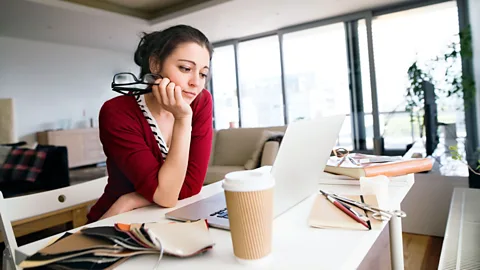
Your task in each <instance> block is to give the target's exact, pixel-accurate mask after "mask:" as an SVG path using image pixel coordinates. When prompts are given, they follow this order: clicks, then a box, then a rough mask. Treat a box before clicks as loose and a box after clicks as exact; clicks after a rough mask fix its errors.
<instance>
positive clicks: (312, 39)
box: [283, 23, 353, 148]
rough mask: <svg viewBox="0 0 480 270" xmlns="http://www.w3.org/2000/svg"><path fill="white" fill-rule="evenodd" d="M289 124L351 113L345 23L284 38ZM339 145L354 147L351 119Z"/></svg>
mask: <svg viewBox="0 0 480 270" xmlns="http://www.w3.org/2000/svg"><path fill="white" fill-rule="evenodd" d="M283 56H284V65H285V68H284V70H285V85H286V88H285V91H286V98H287V110H288V112H287V113H288V121H289V122H292V121H295V120H297V119H301V118H307V119H308V118H314V117H316V116H329V115H336V114H349V113H350V92H349V79H348V61H347V49H346V44H345V28H344V24H343V23H338V24H333V25H327V26H322V27H317V28H312V29H307V30H303V31H298V32H293V33H288V34H285V35H284V36H283ZM338 144H339V145H341V146H343V147H346V148H351V147H352V146H353V141H352V131H351V118H350V117H347V118H346V119H345V122H344V124H343V126H342V130H341V131H340V135H339V140H338Z"/></svg>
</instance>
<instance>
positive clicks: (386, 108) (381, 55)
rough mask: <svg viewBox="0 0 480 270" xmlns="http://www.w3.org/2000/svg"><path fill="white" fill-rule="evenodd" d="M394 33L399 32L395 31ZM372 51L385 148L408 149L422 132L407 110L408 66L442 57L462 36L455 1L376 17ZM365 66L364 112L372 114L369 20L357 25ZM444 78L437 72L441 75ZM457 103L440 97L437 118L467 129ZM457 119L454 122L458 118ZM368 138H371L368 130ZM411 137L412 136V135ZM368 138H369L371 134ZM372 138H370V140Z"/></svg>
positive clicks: (363, 78)
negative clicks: (459, 36)
mask: <svg viewBox="0 0 480 270" xmlns="http://www.w3.org/2000/svg"><path fill="white" fill-rule="evenodd" d="M392 29H395V31H392ZM372 31H373V52H374V58H375V72H376V82H377V93H378V107H379V112H380V118H381V119H380V122H381V123H380V125H381V126H380V130H381V131H382V132H381V133H383V131H384V130H386V132H385V133H384V136H385V137H384V140H385V148H386V149H388V148H390V149H393V148H396V149H404V148H405V147H406V145H407V144H409V143H412V142H413V141H414V140H415V139H416V138H418V137H419V135H420V133H419V128H418V127H416V125H418V124H416V125H412V123H411V119H410V116H409V115H408V114H407V113H406V112H405V106H406V99H405V92H406V90H407V88H408V85H409V83H408V74H407V71H408V68H409V67H410V66H411V65H412V64H413V63H414V62H415V61H418V63H419V64H420V65H424V64H426V63H427V62H428V61H429V60H432V59H434V58H435V57H437V56H441V55H443V54H444V53H445V52H446V51H447V49H448V45H449V44H450V43H451V42H452V41H454V40H455V39H456V38H458V37H457V36H456V35H457V34H458V31H459V27H458V13H457V6H456V2H455V1H449V2H445V3H441V4H436V5H430V6H426V7H422V8H416V9H412V10H406V11H402V12H396V13H393V14H387V15H383V16H380V17H377V18H375V19H374V20H373V22H372ZM358 33H359V42H360V56H361V62H362V64H361V67H362V88H363V100H364V107H365V111H366V112H371V94H370V91H371V89H370V79H369V76H370V75H369V66H368V50H367V38H366V27H365V21H364V20H361V21H359V24H358ZM442 75H443V74H438V76H442ZM461 103H462V101H461V100H459V99H439V100H438V101H437V105H438V120H439V121H440V122H441V121H442V120H443V119H446V120H447V121H453V122H457V125H460V126H462V127H463V126H464V125H463V124H462V123H463V122H464V120H463V117H455V115H461V113H460V114H459V113H458V111H455V109H452V108H453V107H459V104H461ZM454 118H456V119H454ZM460 132H461V131H460ZM367 134H372V135H373V130H372V132H370V131H368V130H367ZM409 134H410V135H409ZM367 137H368V136H367ZM371 139H372V138H367V140H371Z"/></svg>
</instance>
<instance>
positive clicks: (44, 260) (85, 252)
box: [19, 220, 214, 270]
mask: <svg viewBox="0 0 480 270" xmlns="http://www.w3.org/2000/svg"><path fill="white" fill-rule="evenodd" d="M213 246H214V242H213V240H212V237H211V236H210V231H209V228H208V225H207V222H206V220H199V221H195V222H186V223H176V222H169V223H142V224H140V223H134V224H122V223H116V224H115V225H114V226H101V227H86V228H84V229H82V230H80V231H78V232H75V233H69V232H67V233H65V234H63V235H62V236H61V237H59V238H58V239H57V240H56V241H54V242H53V243H51V244H50V245H48V246H46V247H44V248H42V249H41V250H39V251H38V252H36V253H35V254H33V255H31V256H29V257H28V258H26V259H25V260H24V261H22V262H21V263H20V264H19V266H20V267H21V268H23V269H27V268H37V269H38V268H41V269H62V270H67V269H113V268H115V267H117V266H118V265H119V264H121V263H123V262H125V261H126V260H127V259H128V258H131V257H132V256H138V255H142V254H157V255H158V256H159V260H160V259H161V257H162V255H170V256H175V257H190V256H194V255H196V254H200V253H203V252H206V251H207V250H209V249H211V248H212V247H213Z"/></svg>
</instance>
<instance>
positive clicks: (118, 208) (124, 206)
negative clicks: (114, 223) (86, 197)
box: [100, 192, 152, 219]
mask: <svg viewBox="0 0 480 270" xmlns="http://www.w3.org/2000/svg"><path fill="white" fill-rule="evenodd" d="M150 204H152V203H151V202H149V201H148V200H146V199H145V198H144V197H142V195H140V194H138V193H137V192H130V193H127V194H124V195H122V196H121V197H120V198H118V200H117V201H115V203H114V204H113V205H112V206H111V207H110V208H109V209H108V211H107V212H105V214H104V215H103V216H102V217H101V218H100V219H104V218H108V217H112V216H116V215H119V214H121V213H125V212H128V211H132V210H133V209H137V208H141V207H144V206H148V205H150Z"/></svg>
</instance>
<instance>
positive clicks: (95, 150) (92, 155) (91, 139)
mask: <svg viewBox="0 0 480 270" xmlns="http://www.w3.org/2000/svg"><path fill="white" fill-rule="evenodd" d="M37 141H38V143H39V144H46V145H57V146H66V147H67V151H68V167H69V168H74V167H79V166H85V165H91V164H96V163H101V162H105V160H106V156H105V154H104V152H103V148H102V144H101V142H100V138H99V135H98V128H85V129H68V130H50V131H42V132H38V133H37Z"/></svg>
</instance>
